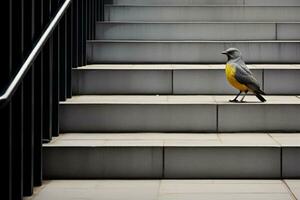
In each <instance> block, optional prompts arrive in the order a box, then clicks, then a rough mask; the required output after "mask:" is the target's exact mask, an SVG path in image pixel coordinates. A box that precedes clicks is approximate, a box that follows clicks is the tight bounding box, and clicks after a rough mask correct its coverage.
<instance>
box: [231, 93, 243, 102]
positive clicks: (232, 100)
mask: <svg viewBox="0 0 300 200" xmlns="http://www.w3.org/2000/svg"><path fill="white" fill-rule="evenodd" d="M241 93H242V91H240V92H239V93H238V94H237V95H236V97H235V98H234V99H231V100H229V102H238V100H237V98H238V97H239V96H240V94H241Z"/></svg>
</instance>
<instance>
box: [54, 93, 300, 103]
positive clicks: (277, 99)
mask: <svg viewBox="0 0 300 200" xmlns="http://www.w3.org/2000/svg"><path fill="white" fill-rule="evenodd" d="M232 98H234V95H229V96H227V95H222V96H221V95H78V96H73V97H72V98H71V99H68V100H67V101H64V102H61V103H60V104H62V105H68V104H218V105H219V104H232V105H234V104H237V103H231V102H228V100H229V99H232ZM265 98H266V99H267V102H265V103H261V102H259V101H258V100H257V98H256V97H255V96H252V95H251V96H250V95H249V96H247V97H246V102H245V103H238V104H240V105H269V104H270V105H273V104H275V105H276V104H277V105H278V104H289V105H294V104H300V97H299V96H283V95H281V96H265Z"/></svg>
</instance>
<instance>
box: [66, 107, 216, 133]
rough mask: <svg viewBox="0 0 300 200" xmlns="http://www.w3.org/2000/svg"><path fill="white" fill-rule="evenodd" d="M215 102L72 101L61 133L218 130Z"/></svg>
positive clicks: (67, 108)
mask: <svg viewBox="0 0 300 200" xmlns="http://www.w3.org/2000/svg"><path fill="white" fill-rule="evenodd" d="M216 119H217V116H216V106H215V105H209V104H207V105H205V104H202V105H191V104H185V105H178V104H177V105H176V104H175V105H167V104H166V105H163V104H157V105H151V104H136V105H134V104H123V105H122V104H121V105H113V104H112V105H101V104H81V105H80V104H77V105H76V104H73V105H72V104H69V105H67V104H66V105H61V107H60V130H61V132H185V131H186V132H199V131H201V132H215V131H216Z"/></svg>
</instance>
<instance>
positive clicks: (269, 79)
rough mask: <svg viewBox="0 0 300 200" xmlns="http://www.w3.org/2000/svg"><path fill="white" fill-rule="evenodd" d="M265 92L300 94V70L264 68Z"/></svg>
mask: <svg viewBox="0 0 300 200" xmlns="http://www.w3.org/2000/svg"><path fill="white" fill-rule="evenodd" d="M264 91H265V93H266V94H300V70H264Z"/></svg>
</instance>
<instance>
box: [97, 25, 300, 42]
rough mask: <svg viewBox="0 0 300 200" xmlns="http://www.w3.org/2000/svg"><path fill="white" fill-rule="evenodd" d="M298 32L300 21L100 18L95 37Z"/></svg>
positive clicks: (291, 36) (291, 35)
mask: <svg viewBox="0 0 300 200" xmlns="http://www.w3.org/2000/svg"><path fill="white" fill-rule="evenodd" d="M253 30H255V31H253ZM299 32H300V23H253V22H249V23H245V22H244V23H241V22H236V23H233V22H218V23H216V22H215V23H213V22H173V23H171V22H165V23H164V22H98V23H97V26H96V39H99V40H114V39H123V40H297V39H300V34H299Z"/></svg>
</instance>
